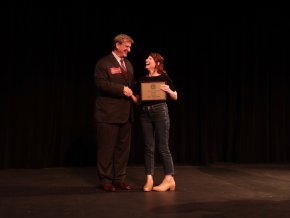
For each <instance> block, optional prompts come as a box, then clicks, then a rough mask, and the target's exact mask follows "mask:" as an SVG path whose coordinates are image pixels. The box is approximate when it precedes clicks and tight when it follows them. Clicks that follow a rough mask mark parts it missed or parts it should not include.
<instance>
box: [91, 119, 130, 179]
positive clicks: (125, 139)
mask: <svg viewBox="0 0 290 218" xmlns="http://www.w3.org/2000/svg"><path fill="white" fill-rule="evenodd" d="M131 126H132V124H131V123H129V122H128V123H124V124H108V123H97V125H96V127H97V129H96V131H97V146H98V149H97V169H98V174H99V179H100V182H101V184H104V183H107V182H112V183H119V182H123V181H124V179H125V177H126V168H127V164H128V159H129V154H130V144H131Z"/></svg>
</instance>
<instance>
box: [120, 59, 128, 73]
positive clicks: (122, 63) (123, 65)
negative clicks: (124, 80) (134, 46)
mask: <svg viewBox="0 0 290 218" xmlns="http://www.w3.org/2000/svg"><path fill="white" fill-rule="evenodd" d="M120 62H121V67H122V70H123V74H124V75H125V76H126V77H128V72H127V69H126V67H125V63H124V60H123V59H121V60H120Z"/></svg>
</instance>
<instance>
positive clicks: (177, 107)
mask: <svg viewBox="0 0 290 218" xmlns="http://www.w3.org/2000/svg"><path fill="white" fill-rule="evenodd" d="M82 6H84V5H82ZM112 10H116V11H110V14H108V13H107V12H106V10H104V9H102V8H93V7H89V6H86V7H76V6H75V7H71V8H54V9H45V8H32V7H24V8H7V9H6V10H3V13H4V16H5V19H4V20H2V22H3V25H2V32H3V36H4V39H3V41H2V42H3V51H2V54H4V56H5V58H4V59H2V60H4V63H3V71H2V73H1V78H2V79H1V80H2V87H1V96H2V97H1V126H2V128H1V147H0V168H40V167H58V166H88V165H94V164H95V158H96V155H95V153H96V144H95V139H94V137H95V135H94V122H93V112H94V98H95V87H94V81H93V71H94V65H95V62H96V60H97V59H98V58H100V57H102V56H103V55H105V54H107V53H109V52H110V51H111V41H112V38H113V36H114V35H115V34H117V33H121V32H124V33H128V34H129V35H131V36H132V37H133V38H134V40H135V43H134V45H133V49H132V52H131V53H130V54H129V59H130V60H131V61H132V63H133V64H134V66H135V74H136V75H135V76H136V78H137V77H138V76H141V75H142V74H144V73H145V70H144V60H145V58H146V57H147V55H148V52H150V51H156V52H159V53H161V54H163V55H164V57H165V61H166V65H165V66H166V68H167V71H168V73H169V75H170V76H171V78H172V79H173V81H174V83H175V86H176V88H177V91H178V94H179V99H178V101H177V102H169V103H168V104H169V109H170V115H171V138H170V148H171V151H172V154H173V158H174V162H175V163H180V164H210V163H214V162H236V163H286V162H288V163H289V162H290V143H289V132H290V128H289V121H290V120H289V103H290V92H289V91H290V90H289V82H290V78H289V58H290V55H289V51H290V43H289V39H290V19H289V15H288V14H289V13H288V12H287V11H286V10H283V9H277V8H275V9H269V8H256V9H252V10H244V11H243V10H241V11H234V10H232V11H227V12H223V13H217V12H214V11H208V10H203V11H202V12H201V11H199V10H198V9H195V10H194V11H193V12H192V11H190V12H188V11H186V10H185V9H184V11H180V12H179V13H181V14H180V16H178V17H177V16H172V13H169V11H167V12H168V13H164V14H159V16H157V17H156V18H154V19H153V17H152V16H149V15H148V14H147V13H140V12H136V11H135V12H134V11H133V12H131V13H122V20H123V22H122V25H121V26H117V25H116V19H117V18H119V16H120V14H118V13H117V12H118V10H125V9H124V8H115V9H112ZM185 12H186V13H185ZM135 113H136V121H135V123H134V129H133V134H132V149H131V156H130V164H142V163H143V146H142V139H141V137H140V128H139V123H138V110H137V108H136V111H135Z"/></svg>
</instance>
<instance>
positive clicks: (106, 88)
mask: <svg viewBox="0 0 290 218" xmlns="http://www.w3.org/2000/svg"><path fill="white" fill-rule="evenodd" d="M124 62H125V65H126V68H127V72H128V77H126V76H125V75H124V74H123V72H122V68H121V66H120V65H119V63H118V61H117V60H116V58H115V57H114V56H113V54H112V53H111V54H109V55H107V56H105V57H103V58H102V59H100V60H99V61H98V62H97V64H96V67H95V84H96V88H97V97H96V105H95V120H96V122H99V123H126V122H128V121H131V122H132V121H133V111H132V110H133V105H132V101H131V98H129V97H126V96H124V94H123V88H124V86H129V87H130V88H131V89H133V85H134V83H133V81H134V69H133V66H132V64H131V62H130V61H129V60H127V59H125V60H124Z"/></svg>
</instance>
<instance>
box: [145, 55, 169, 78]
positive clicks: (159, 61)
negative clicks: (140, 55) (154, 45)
mask: <svg viewBox="0 0 290 218" xmlns="http://www.w3.org/2000/svg"><path fill="white" fill-rule="evenodd" d="M149 56H151V57H152V58H153V59H154V61H155V63H156V70H157V72H158V73H160V74H163V75H166V74H167V72H166V71H165V68H164V58H163V57H162V55H160V54H158V53H156V52H152V53H150V55H149Z"/></svg>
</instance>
